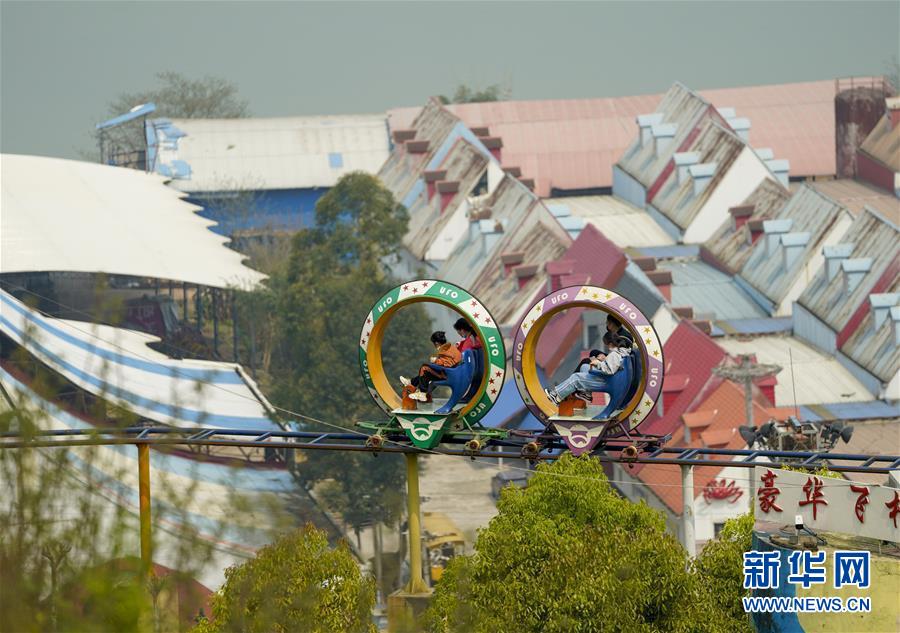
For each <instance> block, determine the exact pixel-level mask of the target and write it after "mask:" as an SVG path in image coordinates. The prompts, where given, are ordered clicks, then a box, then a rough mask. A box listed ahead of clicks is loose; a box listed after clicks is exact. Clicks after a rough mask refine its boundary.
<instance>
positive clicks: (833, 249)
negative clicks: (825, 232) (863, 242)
mask: <svg viewBox="0 0 900 633" xmlns="http://www.w3.org/2000/svg"><path fill="white" fill-rule="evenodd" d="M854 246H855V245H854V244H832V245H831V246H824V247H823V248H822V256H823V257H825V274H826V275H828V279H829V280H831V279H834V278H835V277H836V276H837V274H838V271H839V270H840V269H841V262H842V261H844V260H845V259H847V258H848V257H850V255H852V254H853V247H854Z"/></svg>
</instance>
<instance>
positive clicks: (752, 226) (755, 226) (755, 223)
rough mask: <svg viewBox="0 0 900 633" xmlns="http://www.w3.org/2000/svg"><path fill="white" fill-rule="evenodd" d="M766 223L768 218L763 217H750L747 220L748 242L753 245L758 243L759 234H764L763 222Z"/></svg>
mask: <svg viewBox="0 0 900 633" xmlns="http://www.w3.org/2000/svg"><path fill="white" fill-rule="evenodd" d="M765 223H766V220H763V219H762V218H750V219H749V220H747V229H749V232H748V233H747V244H748V245H750V246H752V245H753V244H756V240H758V239H759V236H760V235H762V234H763V224H765Z"/></svg>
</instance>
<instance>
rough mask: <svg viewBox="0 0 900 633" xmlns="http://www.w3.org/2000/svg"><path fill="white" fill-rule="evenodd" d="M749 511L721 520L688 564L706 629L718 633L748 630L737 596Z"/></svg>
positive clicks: (748, 540) (750, 520)
mask: <svg viewBox="0 0 900 633" xmlns="http://www.w3.org/2000/svg"><path fill="white" fill-rule="evenodd" d="M752 536H753V513H752V512H748V513H747V514H743V515H741V516H739V517H737V518H734V519H729V520H728V521H726V522H725V525H724V526H723V528H722V531H721V532H720V533H719V536H718V538H717V539H716V540H714V541H711V542H709V543H707V545H706V547H704V548H703V551H702V552H700V554H699V556H697V558H696V559H694V561H693V563H692V573H693V574H694V575H695V577H696V580H697V584H696V586H697V590H698V592H699V594H700V597H699V598H698V601H699V602H700V603H701V604H704V605H706V609H705V610H704V613H705V615H704V619H705V622H706V627H707V628H706V629H705V630H708V631H711V632H721V633H731V632H734V633H752V632H753V627H752V626H751V625H750V621H749V619H748V618H747V614H745V613H744V607H743V604H742V603H741V598H743V597H744V596H749V595H750V592H749V590H746V589H744V588H743V587H744V575H743V567H744V552H746V551H748V550H749V549H750V545H751V540H752Z"/></svg>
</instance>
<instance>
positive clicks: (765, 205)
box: [704, 178, 791, 272]
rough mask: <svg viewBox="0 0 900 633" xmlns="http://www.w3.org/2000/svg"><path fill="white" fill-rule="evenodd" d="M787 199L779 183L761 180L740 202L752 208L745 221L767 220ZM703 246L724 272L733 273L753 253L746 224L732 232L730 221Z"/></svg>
mask: <svg viewBox="0 0 900 633" xmlns="http://www.w3.org/2000/svg"><path fill="white" fill-rule="evenodd" d="M790 197H791V196H790V194H789V193H788V192H787V191H785V189H784V187H782V186H781V185H780V184H779V183H777V182H775V181H774V180H771V179H769V178H766V179H764V180H763V181H762V182H761V183H759V186H757V188H756V189H755V190H754V191H753V193H751V194H750V196H749V197H748V198H747V199H746V200H745V201H744V202H743V205H753V213H752V215H751V216H750V217H749V218H748V220H747V221H748V222H749V221H750V220H768V219H771V218H772V217H773V216H774V215H775V213H776V212H777V211H778V210H779V209H781V208H782V207H783V206H784V205H785V204H786V203H787V201H788V200H789V199H790ZM704 246H705V247H706V249H707V250H708V251H709V252H710V253H712V255H713V256H714V257H715V258H716V260H718V262H719V263H720V264H722V265H723V266H724V267H725V268H726V269H727V270H730V271H732V272H737V271H739V270H740V269H741V268H743V266H744V264H745V263H747V259H748V258H749V257H750V253H752V252H753V249H752V248H751V242H750V228H749V225H748V224H747V223H745V224H743V225H742V226H741V227H740V228H739V229H738V230H736V231H735V230H734V223H733V222H731V221H727V222H724V223H723V224H722V226H720V227H719V229H718V230H717V231H716V232H715V233H714V234H713V236H712V237H711V238H710V239H709V240H708V241H707V242H706V243H705V244H704Z"/></svg>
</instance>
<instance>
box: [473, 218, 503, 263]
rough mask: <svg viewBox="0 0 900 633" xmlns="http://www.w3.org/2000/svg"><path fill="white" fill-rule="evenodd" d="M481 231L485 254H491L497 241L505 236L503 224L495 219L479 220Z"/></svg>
mask: <svg viewBox="0 0 900 633" xmlns="http://www.w3.org/2000/svg"><path fill="white" fill-rule="evenodd" d="M478 225H479V226H478V228H479V229H480V231H481V247H482V251H483V252H484V254H485V255H489V254H490V252H491V251H492V250H494V247H495V246H497V243H498V242H499V241H500V240H501V239H502V238H503V225H502V224H500V223H499V222H495V221H493V220H479V221H478Z"/></svg>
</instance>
